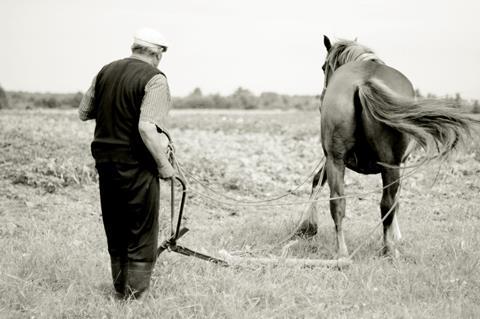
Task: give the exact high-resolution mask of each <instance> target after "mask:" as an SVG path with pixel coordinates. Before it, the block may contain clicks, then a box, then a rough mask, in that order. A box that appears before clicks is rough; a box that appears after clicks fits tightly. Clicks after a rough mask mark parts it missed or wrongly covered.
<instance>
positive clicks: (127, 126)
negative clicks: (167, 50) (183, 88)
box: [92, 58, 160, 165]
mask: <svg viewBox="0 0 480 319" xmlns="http://www.w3.org/2000/svg"><path fill="white" fill-rule="evenodd" d="M159 73H160V71H159V70H158V69H156V68H155V67H153V66H151V65H149V64H148V63H145V62H144V61H141V60H138V59H135V58H126V59H122V60H118V61H115V62H112V63H110V64H108V65H106V66H105V67H103V68H102V70H101V71H100V72H99V73H98V75H97V79H96V84H95V96H94V108H95V119H96V127H95V135H94V140H93V142H92V154H93V157H94V158H95V160H96V162H97V163H102V162H117V163H132V164H133V163H138V162H144V163H146V164H148V165H152V164H154V162H153V159H152V157H151V155H150V154H149V152H148V150H147V149H146V147H145V145H144V144H143V142H142V140H141V137H140V134H139V132H138V121H139V117H140V106H141V104H142V100H143V97H144V94H145V86H146V84H147V83H148V81H150V79H151V78H152V77H153V76H155V75H156V74H159Z"/></svg>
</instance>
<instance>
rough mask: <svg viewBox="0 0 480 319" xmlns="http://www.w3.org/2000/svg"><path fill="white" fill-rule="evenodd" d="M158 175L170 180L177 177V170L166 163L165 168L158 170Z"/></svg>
mask: <svg viewBox="0 0 480 319" xmlns="http://www.w3.org/2000/svg"><path fill="white" fill-rule="evenodd" d="M158 174H159V175H160V178H161V179H169V178H172V177H173V176H175V169H174V168H173V167H172V165H171V164H170V163H168V162H167V163H166V164H164V165H163V166H161V167H159V168H158Z"/></svg>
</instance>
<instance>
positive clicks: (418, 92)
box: [415, 89, 423, 98]
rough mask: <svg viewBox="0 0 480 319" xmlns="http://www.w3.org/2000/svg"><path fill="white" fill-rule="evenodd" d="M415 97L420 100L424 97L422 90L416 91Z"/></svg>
mask: <svg viewBox="0 0 480 319" xmlns="http://www.w3.org/2000/svg"><path fill="white" fill-rule="evenodd" d="M415 97H418V98H422V97H423V95H422V93H421V92H420V89H415Z"/></svg>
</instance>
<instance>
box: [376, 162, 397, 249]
mask: <svg viewBox="0 0 480 319" xmlns="http://www.w3.org/2000/svg"><path fill="white" fill-rule="evenodd" d="M399 178H400V169H398V168H383V169H382V182H383V187H386V188H384V189H383V195H382V201H381V203H380V210H381V214H382V219H383V218H384V217H385V215H386V214H387V213H388V212H389V211H390V210H391V212H390V214H389V215H388V216H387V217H386V218H385V220H384V221H383V244H384V246H383V253H384V255H388V256H393V257H397V256H398V251H397V250H396V249H395V247H394V239H399V238H398V235H399V234H400V230H399V229H398V224H396V221H395V222H394V220H395V219H396V218H395V214H396V212H397V211H398V207H399V203H398V201H396V196H397V193H398V190H399ZM389 185H390V186H389ZM387 186H388V187H387ZM393 205H395V207H393ZM392 207H393V208H392ZM397 231H398V234H396V232H397Z"/></svg>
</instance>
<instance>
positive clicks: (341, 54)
mask: <svg viewBox="0 0 480 319" xmlns="http://www.w3.org/2000/svg"><path fill="white" fill-rule="evenodd" d="M326 60H327V63H328V64H329V65H330V67H331V68H332V70H333V71H335V70H336V69H337V68H339V67H341V66H342V65H344V64H346V63H348V62H353V61H367V60H371V61H375V62H378V63H382V64H383V61H382V60H380V59H379V58H378V57H377V56H376V55H375V53H374V52H373V51H372V50H371V49H369V48H367V47H366V46H364V45H361V44H359V43H358V42H356V41H348V40H340V41H338V42H335V44H333V46H332V47H331V48H330V50H329V51H328V55H327V59H326Z"/></svg>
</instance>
